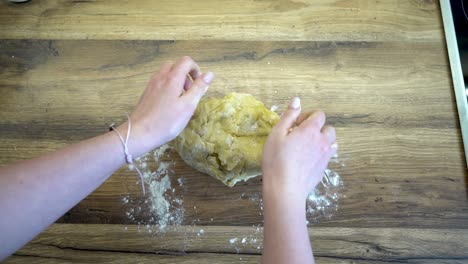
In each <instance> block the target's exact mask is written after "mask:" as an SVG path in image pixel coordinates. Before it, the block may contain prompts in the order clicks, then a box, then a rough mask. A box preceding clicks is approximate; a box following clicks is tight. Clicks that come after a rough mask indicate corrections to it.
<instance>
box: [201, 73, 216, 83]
mask: <svg viewBox="0 0 468 264" xmlns="http://www.w3.org/2000/svg"><path fill="white" fill-rule="evenodd" d="M213 79H214V74H213V73H212V72H207V73H205V75H204V76H203V81H204V82H205V83H206V84H210V83H211V82H212V81H213Z"/></svg>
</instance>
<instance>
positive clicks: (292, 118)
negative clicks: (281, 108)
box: [276, 97, 301, 134]
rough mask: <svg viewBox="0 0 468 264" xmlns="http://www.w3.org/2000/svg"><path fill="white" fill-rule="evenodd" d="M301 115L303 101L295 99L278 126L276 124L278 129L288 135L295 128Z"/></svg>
mask: <svg viewBox="0 0 468 264" xmlns="http://www.w3.org/2000/svg"><path fill="white" fill-rule="evenodd" d="M300 113H301V100H300V99H299V97H294V98H293V99H292V100H291V102H290V103H289V106H288V109H287V110H286V111H285V112H284V113H283V115H282V116H281V118H280V120H279V121H278V124H276V129H278V130H279V131H281V133H284V134H287V133H288V132H289V129H290V128H292V127H293V126H294V123H295V122H296V119H297V118H298V117H299V115H300Z"/></svg>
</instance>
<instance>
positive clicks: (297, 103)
mask: <svg viewBox="0 0 468 264" xmlns="http://www.w3.org/2000/svg"><path fill="white" fill-rule="evenodd" d="M289 108H291V109H294V110H297V109H299V108H301V99H299V97H294V98H293V99H292V101H291V103H290V104H289Z"/></svg>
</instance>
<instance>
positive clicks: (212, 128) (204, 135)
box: [174, 93, 279, 187]
mask: <svg viewBox="0 0 468 264" xmlns="http://www.w3.org/2000/svg"><path fill="white" fill-rule="evenodd" d="M278 119H279V117H278V114H276V113H275V112H273V111H270V110H269V109H267V108H266V107H265V105H264V104H263V103H262V102H260V101H259V100H257V99H256V98H255V97H253V96H252V95H250V94H242V93H230V94H228V95H226V96H225V97H224V98H208V99H203V100H202V101H200V104H199V105H198V108H197V110H196V111H195V113H194V115H193V117H192V119H191V120H190V122H189V123H188V125H187V127H186V128H185V129H184V130H183V131H182V133H181V134H180V135H179V136H178V137H177V138H176V139H175V140H174V147H175V149H176V150H177V152H178V153H179V155H180V156H181V157H182V159H183V160H184V161H185V162H186V163H187V164H189V165H190V166H192V167H193V168H195V169H196V170H198V171H201V172H204V173H207V174H209V175H211V176H213V177H214V178H216V179H218V180H220V181H222V182H223V183H224V184H226V185H227V186H229V187H232V186H234V185H235V184H236V183H237V182H239V181H242V180H244V181H246V180H248V179H250V178H253V177H256V176H258V175H260V174H261V167H260V162H261V157H262V152H263V145H264V143H265V140H266V138H267V136H268V134H269V133H270V131H271V129H272V127H273V126H274V125H275V124H276V123H277V122H278Z"/></svg>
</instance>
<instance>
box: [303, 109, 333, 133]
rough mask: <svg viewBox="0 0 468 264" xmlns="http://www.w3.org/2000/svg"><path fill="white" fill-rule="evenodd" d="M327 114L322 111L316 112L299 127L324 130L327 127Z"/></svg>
mask: <svg viewBox="0 0 468 264" xmlns="http://www.w3.org/2000/svg"><path fill="white" fill-rule="evenodd" d="M325 121H326V118H325V114H324V113H323V112H322V111H314V112H313V113H312V114H311V115H310V116H309V117H307V119H306V120H304V121H303V122H302V123H301V125H300V126H299V127H300V128H301V129H310V128H315V129H320V130H321V129H322V127H323V126H324V125H325Z"/></svg>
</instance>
